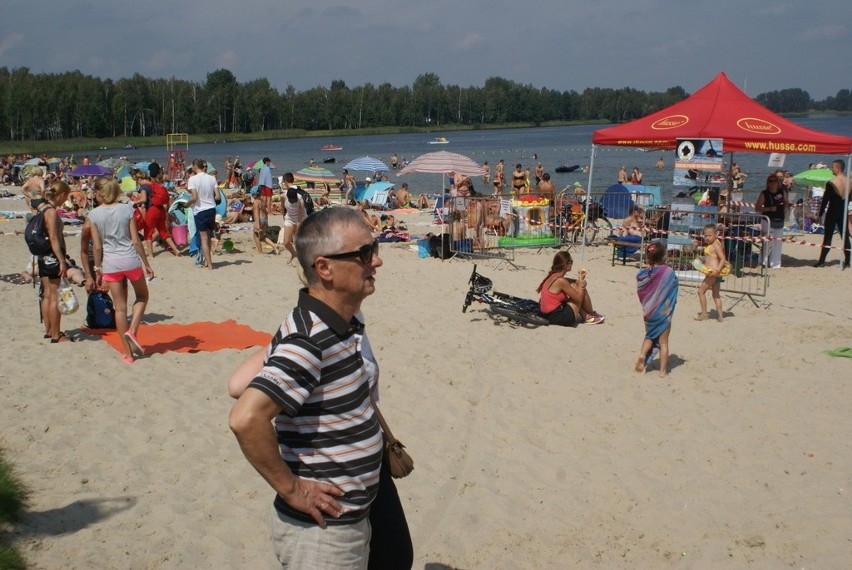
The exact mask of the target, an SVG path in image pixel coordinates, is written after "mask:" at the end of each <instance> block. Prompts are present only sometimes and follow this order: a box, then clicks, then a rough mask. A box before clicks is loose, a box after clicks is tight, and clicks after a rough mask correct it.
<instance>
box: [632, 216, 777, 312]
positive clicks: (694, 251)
mask: <svg viewBox="0 0 852 570" xmlns="http://www.w3.org/2000/svg"><path fill="white" fill-rule="evenodd" d="M645 220H646V221H645V228H646V231H645V233H644V238H643V242H642V244H641V246H642V247H643V248H644V246H645V244H646V243H648V241H650V240H654V239H659V240H662V241H663V242H664V243H665V244H666V250H667V253H668V260H667V263H668V265H669V266H670V267H671V268H672V269H674V270H675V274H676V275H677V278H678V281H679V282H680V283H681V284H682V285H686V286H693V287H697V286H698V285H700V284H701V282H702V281H703V280H704V276H705V273H702V271H701V269H700V267H701V264H700V263H696V260H700V259H701V258H702V257H703V255H704V244H703V238H702V233H703V230H704V227H705V226H706V225H708V224H714V225H715V226H716V227H717V229H718V230H719V239H721V240H722V246H723V247H724V249H725V256H726V257H727V260H728V262H730V264H731V272H730V274H728V275H726V276H725V277H724V278H723V281H722V283H721V290H722V291H724V292H726V293H734V294H739V295H742V296H744V297H746V296H747V297H749V298H750V299H751V300H752V302H754V303H755V304H757V303H756V302H755V301H754V297H765V296H766V291H767V289H768V287H769V272H768V271H767V269H766V266H765V265H764V263H765V261H764V259H763V256H764V254H765V249H766V246H767V244H768V243H769V240H770V238H769V237H768V236H767V232H766V228H768V227H769V220H768V219H767V218H766V217H765V216H761V215H759V214H755V213H733V212H728V213H721V214H720V213H719V212H718V208H716V207H715V206H695V205H689V204H673V205H672V206H671V207H670V208H649V209H648V210H646V211H645Z"/></svg>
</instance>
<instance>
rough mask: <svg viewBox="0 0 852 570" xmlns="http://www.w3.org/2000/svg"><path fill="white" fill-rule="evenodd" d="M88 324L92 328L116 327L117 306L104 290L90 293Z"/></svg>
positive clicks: (87, 305)
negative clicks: (115, 306) (114, 305)
mask: <svg viewBox="0 0 852 570" xmlns="http://www.w3.org/2000/svg"><path fill="white" fill-rule="evenodd" d="M86 326H87V327H89V328H90V329H114V328H115V308H114V307H113V304H112V299H111V298H110V296H109V295H107V294H106V293H104V292H103V291H95V292H93V293H92V294H91V295H89V301H88V303H86Z"/></svg>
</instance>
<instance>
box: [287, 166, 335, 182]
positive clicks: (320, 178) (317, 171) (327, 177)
mask: <svg viewBox="0 0 852 570" xmlns="http://www.w3.org/2000/svg"><path fill="white" fill-rule="evenodd" d="M293 178H295V179H296V180H304V181H305V182H319V183H320V184H336V183H338V182H340V178H338V177H337V175H336V174H335V173H334V172H332V171H331V170H329V169H327V168H322V167H320V166H308V167H307V168H303V169H301V170H297V171H296V172H294V173H293Z"/></svg>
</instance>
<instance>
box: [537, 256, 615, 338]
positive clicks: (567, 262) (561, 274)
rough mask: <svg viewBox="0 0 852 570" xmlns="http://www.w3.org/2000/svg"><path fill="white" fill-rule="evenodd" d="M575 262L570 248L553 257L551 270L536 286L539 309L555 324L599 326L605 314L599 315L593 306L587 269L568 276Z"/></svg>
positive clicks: (564, 325)
mask: <svg viewBox="0 0 852 570" xmlns="http://www.w3.org/2000/svg"><path fill="white" fill-rule="evenodd" d="M573 264H574V260H573V259H572V258H571V254H570V253H568V252H567V251H560V252H557V253H556V255H554V256H553V264H552V265H551V267H550V272H549V273H548V274H547V277H545V278H544V280H543V281H542V282H541V284H539V286H538V289H536V291H538V293H539V294H540V300H539V303H540V304H539V310H540V311H541V314H542V315H543V316H544V318H546V319H547V320H548V321H550V323H551V324H554V325H559V326H563V327H573V326H576V325H577V324H579V323H586V324H587V325H599V324H601V323H603V322H604V320H605V319H606V317H604V316H603V315H600V314H598V313H597V312H596V311H595V309H594V307H593V306H592V298H591V297H590V296H589V292H588V291H587V290H586V270H585V269H581V270H580V271H579V272H578V273H577V275H578V278H577V279H570V278H567V277H565V275H566V274H567V273H568V271H569V270H570V269H571V266H572V265H573Z"/></svg>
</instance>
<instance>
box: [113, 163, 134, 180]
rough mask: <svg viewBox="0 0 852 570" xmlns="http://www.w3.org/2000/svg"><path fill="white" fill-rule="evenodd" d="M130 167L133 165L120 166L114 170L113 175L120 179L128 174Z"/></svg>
mask: <svg viewBox="0 0 852 570" xmlns="http://www.w3.org/2000/svg"><path fill="white" fill-rule="evenodd" d="M131 168H133V165H127V166H122V167H121V168H119V169H118V170H117V171H116V173H115V177H116V178H118V179H119V180H121V179H122V178H125V177H127V176H130V169H131Z"/></svg>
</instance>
